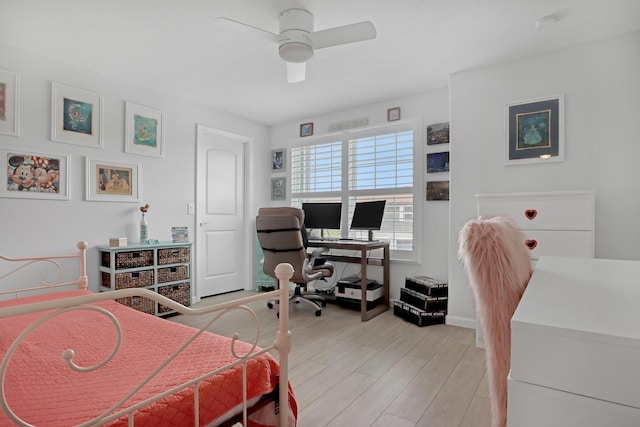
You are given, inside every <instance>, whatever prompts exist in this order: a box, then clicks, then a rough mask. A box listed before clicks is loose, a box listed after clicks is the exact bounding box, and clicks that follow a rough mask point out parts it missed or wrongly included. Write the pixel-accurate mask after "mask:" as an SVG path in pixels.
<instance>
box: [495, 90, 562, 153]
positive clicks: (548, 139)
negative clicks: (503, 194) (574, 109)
mask: <svg viewBox="0 0 640 427" xmlns="http://www.w3.org/2000/svg"><path fill="white" fill-rule="evenodd" d="M563 98H564V97H563V96H562V95H557V96H552V97H547V98H537V99H533V100H530V101H525V102H514V103H511V104H507V105H506V107H505V123H506V126H505V127H506V144H505V164H507V165H511V164H523V163H534V162H549V161H563V160H564V99H563Z"/></svg>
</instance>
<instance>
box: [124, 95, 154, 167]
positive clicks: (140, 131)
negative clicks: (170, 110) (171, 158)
mask: <svg viewBox="0 0 640 427" xmlns="http://www.w3.org/2000/svg"><path fill="white" fill-rule="evenodd" d="M125 114H126V135H125V146H124V150H125V151H126V152H127V153H132V154H142V155H143V156H152V157H164V112H162V111H159V110H154V109H153V108H149V107H144V106H142V105H136V104H132V103H130V102H127V106H126V113H125Z"/></svg>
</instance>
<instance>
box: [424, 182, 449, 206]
mask: <svg viewBox="0 0 640 427" xmlns="http://www.w3.org/2000/svg"><path fill="white" fill-rule="evenodd" d="M432 200H449V181H429V182H427V201H432Z"/></svg>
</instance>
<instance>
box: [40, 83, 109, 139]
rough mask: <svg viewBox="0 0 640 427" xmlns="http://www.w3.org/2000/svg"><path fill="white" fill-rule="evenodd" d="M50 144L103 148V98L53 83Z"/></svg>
mask: <svg viewBox="0 0 640 427" xmlns="http://www.w3.org/2000/svg"><path fill="white" fill-rule="evenodd" d="M51 140H52V141H56V142H65V143H68V144H76V145H83V146H85V147H93V148H102V97H101V96H99V95H97V94H95V93H92V92H87V91H85V90H82V89H76V88H73V87H69V86H64V85H61V84H59V83H52V84H51Z"/></svg>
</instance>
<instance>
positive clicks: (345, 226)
mask: <svg viewBox="0 0 640 427" xmlns="http://www.w3.org/2000/svg"><path fill="white" fill-rule="evenodd" d="M408 130H411V131H413V182H414V185H413V191H412V195H413V236H412V240H413V250H411V251H406V250H391V259H392V260H394V261H405V262H413V263H419V262H420V260H421V253H422V246H423V245H422V238H421V236H422V228H423V224H422V223H423V210H424V203H423V200H424V191H426V190H425V189H424V188H423V187H424V186H425V184H424V181H425V180H424V178H423V171H424V161H426V160H424V157H425V155H424V147H423V145H424V144H423V143H422V134H421V132H420V130H421V126H420V123H419V122H418V121H416V120H405V121H402V122H394V123H392V124H383V125H378V126H372V127H367V128H360V129H352V130H346V131H343V132H339V133H334V134H327V135H322V136H313V137H305V138H298V139H295V140H292V141H291V142H290V144H291V145H290V148H291V147H296V148H299V147H305V146H311V145H317V144H322V143H329V142H341V143H342V159H343V161H342V169H343V170H342V182H341V184H342V190H341V191H340V192H336V191H330V192H310V193H294V192H293V186H292V187H291V198H292V199H293V198H296V199H305V198H307V199H311V198H313V199H318V198H323V197H324V198H327V197H336V196H337V195H339V197H340V198H341V199H342V200H343V201H344V199H345V198H347V197H349V196H348V194H349V181H348V161H345V159H348V155H349V153H348V151H349V140H353V139H357V138H365V137H370V136H376V135H382V134H385V133H396V132H403V131H408ZM290 158H291V157H290ZM292 169H293V167H291V168H289V171H288V173H287V174H288V175H289V182H291V183H292V185H293V182H292V180H291V170H292ZM376 193H377V194H385V190H384V189H377V190H371V191H368V192H367V194H371V195H375V194H376ZM387 194H388V191H387ZM345 209H346V207H345ZM348 221H349V218H348V215H346V210H344V211H343V215H342V233H343V237H346V236H347V235H348V231H349V223H348Z"/></svg>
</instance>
